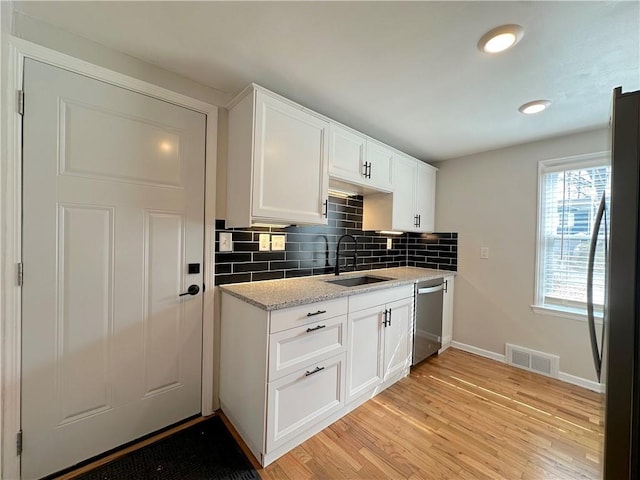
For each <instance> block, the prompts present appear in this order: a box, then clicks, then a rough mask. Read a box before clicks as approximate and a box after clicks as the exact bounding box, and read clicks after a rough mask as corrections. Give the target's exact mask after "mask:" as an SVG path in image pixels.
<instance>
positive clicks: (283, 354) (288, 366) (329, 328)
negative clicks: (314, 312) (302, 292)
mask: <svg viewBox="0 0 640 480" xmlns="http://www.w3.org/2000/svg"><path fill="white" fill-rule="evenodd" d="M346 334H347V316H346V315H340V316H338V317H335V318H331V319H328V320H321V321H314V322H312V323H309V324H307V325H303V326H301V327H296V328H290V329H289V330H283V331H281V332H277V333H274V334H272V335H270V336H269V381H273V380H275V379H278V378H280V377H282V376H284V375H287V374H289V373H293V372H294V371H296V370H299V369H300V368H302V367H304V366H305V365H308V364H309V363H312V362H318V361H321V360H324V359H326V358H329V357H332V356H333V355H336V354H338V353H342V352H344V351H345V348H346V345H345V342H346Z"/></svg>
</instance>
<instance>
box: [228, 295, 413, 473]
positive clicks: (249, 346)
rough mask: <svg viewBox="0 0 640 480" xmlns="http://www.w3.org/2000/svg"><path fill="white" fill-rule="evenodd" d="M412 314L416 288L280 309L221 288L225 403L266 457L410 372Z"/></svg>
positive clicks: (244, 434)
mask: <svg viewBox="0 0 640 480" xmlns="http://www.w3.org/2000/svg"><path fill="white" fill-rule="evenodd" d="M412 312H413V285H407V286H402V287H395V288H389V289H383V290H376V291H375V292H371V293H367V294H361V295H352V296H349V297H342V298H338V299H333V300H327V301H324V302H317V303H311V304H307V305H300V306H296V307H291V308H287V309H282V310H275V311H272V312H268V311H265V310H262V309H260V308H258V307H255V306H253V305H251V304H249V303H247V302H244V301H242V300H240V299H238V298H236V297H234V296H232V295H229V294H228V293H225V292H222V294H221V327H220V405H221V408H222V411H223V412H224V413H225V415H226V416H227V418H228V419H229V420H230V421H231V423H232V424H233V425H234V427H235V428H236V430H237V431H238V433H239V434H240V436H241V437H242V439H243V440H244V441H245V443H246V444H247V446H248V447H249V449H250V450H251V452H252V453H253V454H254V455H255V457H256V458H257V459H258V461H259V462H260V463H261V464H262V465H263V466H266V465H268V464H269V463H271V462H273V461H274V460H275V459H277V458H278V457H280V456H281V455H283V454H285V453H286V452H288V451H289V450H291V449H292V448H294V447H295V446H296V445H299V444H300V443H302V442H303V441H304V440H306V439H307V438H309V437H311V436H312V435H315V434H316V433H318V432H319V431H320V430H322V429H323V428H325V427H326V426H328V425H330V424H331V423H333V422H334V421H336V420H337V419H339V418H340V417H342V416H343V415H345V414H346V413H348V412H349V411H350V410H351V409H353V408H355V406H357V405H358V404H359V403H362V402H364V401H365V400H366V399H367V398H370V397H372V396H373V395H375V394H376V393H377V392H379V391H380V390H382V389H383V388H386V387H387V386H389V385H391V384H392V383H393V382H395V381H397V380H398V379H400V378H402V376H404V375H406V374H407V373H408V372H409V365H410V358H411V352H410V345H409V328H410V325H411V315H412ZM350 402H351V403H350Z"/></svg>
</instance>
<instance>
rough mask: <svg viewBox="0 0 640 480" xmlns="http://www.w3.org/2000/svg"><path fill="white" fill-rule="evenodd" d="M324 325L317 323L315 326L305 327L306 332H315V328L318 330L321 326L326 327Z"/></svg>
mask: <svg viewBox="0 0 640 480" xmlns="http://www.w3.org/2000/svg"><path fill="white" fill-rule="evenodd" d="M326 327H327V326H326V325H318V326H317V327H313V328H307V333H309V332H315V331H316V330H320V329H321V328H326Z"/></svg>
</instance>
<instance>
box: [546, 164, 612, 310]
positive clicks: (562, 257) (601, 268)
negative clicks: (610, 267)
mask: <svg viewBox="0 0 640 480" xmlns="http://www.w3.org/2000/svg"><path fill="white" fill-rule="evenodd" d="M610 177H611V168H610V166H609V157H608V155H604V154H599V155H595V156H593V155H592V156H589V157H587V158H585V157H581V158H578V159H570V160H555V161H548V162H540V178H539V182H540V189H539V190H540V197H539V205H538V208H539V220H538V221H539V225H538V277H537V279H536V280H537V281H536V284H537V299H536V304H537V306H541V307H546V308H551V309H557V310H562V311H565V312H572V313H578V314H586V303H587V265H588V255H589V248H590V243H591V235H592V232H593V228H594V223H595V220H596V213H597V211H598V206H599V204H600V200H601V198H602V195H603V194H604V196H605V199H606V220H607V221H606V223H603V225H602V227H601V229H600V234H599V236H598V242H597V244H596V245H597V246H596V256H595V263H594V282H593V299H594V306H595V311H596V312H597V313H600V314H601V312H602V306H603V303H604V298H605V275H606V266H605V248H604V247H605V245H604V242H605V228H606V229H607V233H606V235H607V238H608V223H609V222H608V219H609V204H610V201H609V200H610V191H611V182H610Z"/></svg>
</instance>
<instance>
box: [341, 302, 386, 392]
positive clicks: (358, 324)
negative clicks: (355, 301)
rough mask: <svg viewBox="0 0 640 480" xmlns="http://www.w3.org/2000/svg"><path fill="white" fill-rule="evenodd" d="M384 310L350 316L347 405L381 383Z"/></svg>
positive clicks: (348, 329)
mask: <svg viewBox="0 0 640 480" xmlns="http://www.w3.org/2000/svg"><path fill="white" fill-rule="evenodd" d="M383 310H384V308H383V307H382V306H379V307H372V308H368V309H365V310H360V311H358V312H355V313H349V315H348V319H347V321H348V324H349V326H348V328H347V332H348V333H347V335H348V339H349V340H348V345H347V352H348V359H347V403H348V402H350V401H351V400H352V399H354V398H356V397H358V396H360V395H362V394H364V393H366V392H367V391H370V390H372V389H374V388H375V387H377V386H378V385H380V383H381V382H382V377H383V371H382V354H383V350H382V349H383V341H382V337H383V329H382V320H383V319H382V312H383Z"/></svg>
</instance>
